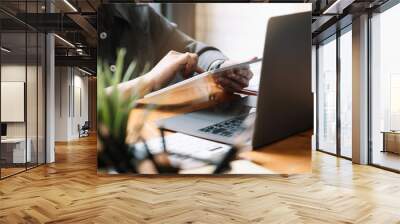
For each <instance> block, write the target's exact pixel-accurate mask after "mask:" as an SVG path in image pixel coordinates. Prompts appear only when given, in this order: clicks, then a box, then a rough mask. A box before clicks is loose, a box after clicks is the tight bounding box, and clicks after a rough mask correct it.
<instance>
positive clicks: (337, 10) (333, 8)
mask: <svg viewBox="0 0 400 224" xmlns="http://www.w3.org/2000/svg"><path fill="white" fill-rule="evenodd" d="M354 1H355V0H336V1H335V2H334V3H333V4H332V5H330V6H329V7H328V8H327V9H326V10H325V11H324V12H323V13H322V14H323V15H327V14H342V13H343V10H344V9H345V8H347V6H349V5H351V4H352V3H353V2H354Z"/></svg>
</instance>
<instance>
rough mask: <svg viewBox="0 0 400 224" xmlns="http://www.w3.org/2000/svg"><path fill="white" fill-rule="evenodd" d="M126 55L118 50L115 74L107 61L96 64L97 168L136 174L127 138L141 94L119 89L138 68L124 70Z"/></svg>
mask: <svg viewBox="0 0 400 224" xmlns="http://www.w3.org/2000/svg"><path fill="white" fill-rule="evenodd" d="M125 54H126V51H125V49H121V50H119V51H118V53H117V60H116V64H115V67H114V68H115V70H113V71H112V70H111V69H110V66H109V65H108V64H107V63H106V62H102V61H101V60H98V63H97V73H98V76H97V77H98V78H97V115H98V124H99V125H98V126H99V128H98V140H99V144H98V166H99V168H113V169H115V170H116V171H117V172H128V171H132V172H136V168H135V158H134V156H133V154H134V153H133V152H132V150H134V149H132V148H131V147H129V146H128V145H127V144H126V137H127V125H128V118H129V114H130V111H131V110H132V109H133V108H135V106H136V105H137V100H138V99H139V97H140V95H139V92H138V90H136V89H133V90H132V92H131V94H129V95H128V96H126V95H123V93H122V92H121V91H119V89H118V84H120V83H121V82H125V81H128V80H130V79H131V77H132V74H133V71H134V70H135V67H136V66H135V65H136V64H135V63H134V62H132V63H131V64H130V65H129V66H128V68H127V69H126V71H125V72H124V71H123V70H124V57H125ZM137 131H140V130H137Z"/></svg>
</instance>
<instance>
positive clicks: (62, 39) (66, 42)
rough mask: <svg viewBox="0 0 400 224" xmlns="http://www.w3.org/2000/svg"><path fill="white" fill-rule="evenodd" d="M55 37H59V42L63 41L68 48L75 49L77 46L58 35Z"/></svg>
mask: <svg viewBox="0 0 400 224" xmlns="http://www.w3.org/2000/svg"><path fill="white" fill-rule="evenodd" d="M54 36H55V37H57V38H58V39H59V40H61V41H62V42H64V43H65V44H67V45H68V46H70V47H72V48H75V45H73V44H72V43H71V42H69V41H68V40H66V39H64V38H62V37H60V36H59V35H57V34H54Z"/></svg>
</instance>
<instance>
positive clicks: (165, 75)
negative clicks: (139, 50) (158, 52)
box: [148, 51, 204, 89]
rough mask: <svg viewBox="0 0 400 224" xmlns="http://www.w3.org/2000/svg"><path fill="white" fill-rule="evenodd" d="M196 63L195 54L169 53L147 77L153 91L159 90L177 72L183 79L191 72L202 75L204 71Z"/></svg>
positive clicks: (196, 57)
mask: <svg viewBox="0 0 400 224" xmlns="http://www.w3.org/2000/svg"><path fill="white" fill-rule="evenodd" d="M197 62H198V56H197V55H196V54H193V53H188V52H186V53H180V52H176V51H170V52H168V54H167V55H165V56H164V57H163V58H162V59H161V61H159V62H158V63H157V65H156V66H155V67H154V68H153V69H152V70H151V71H150V72H149V73H148V77H149V78H150V80H151V81H152V83H153V87H154V89H159V88H160V87H161V86H162V85H163V84H165V83H166V82H168V81H169V80H171V79H172V78H173V77H174V76H175V75H176V74H177V73H178V72H182V75H183V77H185V78H186V77H189V76H190V75H191V74H193V72H197V73H203V72H204V70H203V69H201V68H200V67H199V66H198V65H197Z"/></svg>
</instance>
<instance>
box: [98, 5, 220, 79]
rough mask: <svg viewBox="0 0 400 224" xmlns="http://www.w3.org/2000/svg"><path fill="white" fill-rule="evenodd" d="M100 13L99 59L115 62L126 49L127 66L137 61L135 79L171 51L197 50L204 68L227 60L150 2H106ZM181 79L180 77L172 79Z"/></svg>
mask: <svg viewBox="0 0 400 224" xmlns="http://www.w3.org/2000/svg"><path fill="white" fill-rule="evenodd" d="M98 16H99V17H98V30H99V32H98V33H99V34H100V38H99V48H98V51H99V52H98V56H99V59H100V60H101V61H103V62H107V63H108V64H110V65H112V64H114V63H115V59H116V52H117V50H118V49H120V48H125V49H126V51H127V53H126V56H125V69H126V68H127V66H128V65H129V64H130V63H131V62H132V61H133V62H134V63H136V69H135V71H134V74H133V77H132V78H136V77H138V76H140V75H143V74H145V73H146V72H148V70H149V69H151V68H153V67H154V66H155V65H156V64H157V63H158V62H159V61H160V60H161V59H162V58H163V57H164V56H165V55H166V54H167V53H168V52H169V51H171V50H174V51H178V52H182V53H184V52H191V53H196V54H197V55H198V56H199V62H198V65H199V66H200V67H201V68H203V69H204V70H209V69H212V68H213V67H214V65H215V64H216V63H214V62H216V61H220V60H225V59H226V57H225V56H224V55H223V54H222V53H221V51H219V50H218V49H217V48H215V47H211V46H208V45H206V44H204V43H201V42H199V41H195V40H194V39H193V38H191V37H189V36H188V35H186V34H184V33H183V32H181V31H180V30H179V29H178V28H177V27H176V25H174V24H173V23H171V22H169V21H168V20H167V19H166V18H164V17H162V16H160V15H159V14H158V13H157V12H155V11H154V9H153V8H151V7H150V6H148V5H143V4H140V5H137V4H132V3H119V4H105V5H103V6H102V7H101V8H100V9H99V12H98ZM102 33H103V34H102ZM104 34H106V37H105V38H104V36H105V35H104ZM102 36H103V38H101V37H102ZM180 80H182V77H180V76H179V77H177V79H175V80H173V81H171V82H172V83H175V82H178V81H180Z"/></svg>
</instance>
